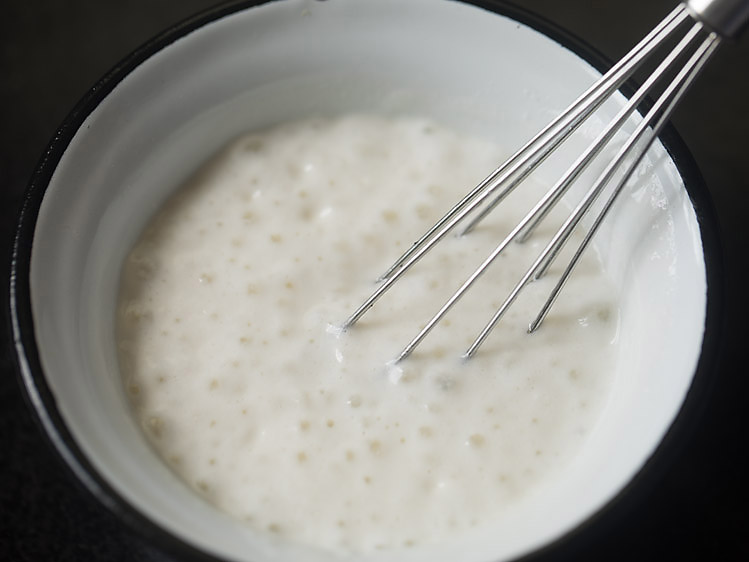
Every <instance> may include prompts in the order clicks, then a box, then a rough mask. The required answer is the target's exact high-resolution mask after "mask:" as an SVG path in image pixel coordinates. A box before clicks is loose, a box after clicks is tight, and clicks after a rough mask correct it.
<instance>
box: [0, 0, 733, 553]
mask: <svg viewBox="0 0 749 562" xmlns="http://www.w3.org/2000/svg"><path fill="white" fill-rule="evenodd" d="M271 1H273V0H231V1H229V2H227V3H224V4H221V5H219V6H216V7H213V8H209V9H207V10H204V11H202V12H199V13H198V14H196V15H194V16H192V17H190V18H187V19H185V20H182V21H181V22H178V23H175V24H173V25H171V26H169V27H168V28H166V29H165V30H164V31H163V32H161V33H160V34H158V35H156V36H155V37H153V38H152V39H150V40H149V41H147V42H146V43H144V44H143V45H141V46H140V47H138V48H136V49H135V50H134V51H132V52H131V53H130V54H129V55H127V56H126V57H125V58H123V59H122V60H121V61H120V62H118V63H117V64H116V65H115V66H114V67H113V68H112V69H111V70H109V71H108V72H107V73H106V74H105V75H104V76H103V77H102V78H101V79H100V80H99V81H98V82H97V83H96V84H95V85H94V86H93V87H92V88H90V89H89V90H88V92H87V93H86V94H85V95H84V96H83V98H82V99H81V100H80V101H79V102H78V103H77V104H76V105H75V106H74V108H73V109H72V111H71V112H70V113H69V114H68V116H67V117H66V118H65V120H64V121H63V123H62V124H61V125H60V127H59V128H58V129H57V131H56V133H55V134H54V136H53V137H52V140H51V141H50V143H49V144H48V146H47V147H46V149H45V151H44V153H43V154H42V157H41V159H40V161H39V163H38V164H37V166H36V168H35V170H34V172H33V174H32V176H31V179H30V181H29V184H28V186H27V188H26V190H25V192H24V195H23V199H22V205H21V211H20V213H19V217H18V221H17V224H16V228H15V236H14V240H13V246H12V249H11V264H10V265H11V267H10V286H9V313H10V323H11V333H12V344H13V348H14V352H15V353H14V356H15V362H16V372H17V375H18V377H19V379H20V383H21V384H20V386H21V388H22V393H23V395H24V399H25V401H26V402H27V404H28V406H29V407H30V409H31V410H32V412H33V417H34V419H35V422H36V423H37V424H38V425H39V427H40V428H41V430H42V433H43V434H44V436H45V438H46V440H47V441H48V443H49V444H50V445H52V448H53V449H54V450H55V451H56V453H57V456H58V457H59V458H60V459H61V460H62V461H63V462H62V464H63V465H65V467H66V468H67V470H68V471H69V474H72V475H73V476H74V478H73V480H75V481H76V482H77V483H78V484H79V485H80V487H81V488H82V489H84V490H86V493H89V494H90V495H91V496H93V497H94V498H95V499H96V500H97V501H98V502H99V503H101V504H102V505H104V506H105V507H106V508H107V509H108V510H109V511H110V512H111V513H112V514H114V515H115V516H116V517H117V518H118V519H120V520H121V521H124V523H125V524H126V525H127V526H128V527H130V529H131V530H133V531H135V532H136V533H137V534H138V535H140V536H141V537H143V538H144V539H145V540H146V541H147V542H148V543H151V544H153V545H154V546H156V547H157V548H159V549H161V550H163V551H165V552H167V553H169V554H172V555H175V556H178V557H179V559H187V560H216V558H215V556H214V555H210V554H209V553H208V552H206V551H205V550H203V549H201V548H199V547H197V546H194V545H192V544H190V543H187V542H185V541H183V540H182V539H180V538H179V537H177V536H176V535H174V534H172V533H170V532H169V531H167V530H166V529H165V528H163V527H161V526H160V525H158V524H157V523H155V522H153V521H152V520H151V519H149V518H148V517H147V516H145V515H144V514H143V513H141V512H140V511H139V510H138V509H137V508H136V507H135V506H134V505H132V504H131V503H130V502H128V500H127V499H125V497H123V496H122V495H121V494H120V493H118V492H117V491H116V490H115V489H114V488H112V487H111V486H110V484H109V483H108V482H107V481H106V479H105V478H104V477H103V476H102V475H101V474H99V472H98V471H97V470H96V469H95V468H94V466H93V464H92V463H91V462H90V461H89V460H88V458H87V457H86V455H85V454H84V453H83V451H82V450H81V448H80V447H79V446H78V444H77V442H76V440H75V438H74V437H73V435H72V433H71V432H70V430H69V429H68V427H67V425H66V423H65V421H64V419H63V417H62V415H61V413H60V410H59V409H58V407H57V402H56V398H55V396H54V393H53V392H52V390H51V388H50V386H49V385H48V384H47V381H46V378H45V374H44V370H43V369H42V366H41V361H40V355H39V350H38V347H37V342H36V338H35V331H34V321H33V316H32V309H31V290H30V267H31V255H32V251H33V238H34V231H35V228H36V223H37V220H38V215H39V211H40V208H41V205H42V202H43V199H44V196H45V193H46V190H47V188H48V186H49V183H50V181H51V178H52V175H53V173H54V171H55V169H56V168H57V165H58V164H59V162H60V160H61V158H62V156H63V154H64V153H65V151H66V149H67V147H68V145H69V144H70V142H71V141H72V139H73V138H74V136H75V135H76V133H77V131H78V130H79V128H80V127H81V125H82V124H83V122H84V121H85V119H86V118H87V117H88V116H89V114H91V112H92V111H94V109H95V108H96V107H97V106H98V105H99V104H100V103H101V102H102V101H103V100H104V99H105V98H106V97H107V96H108V95H109V93H110V92H111V91H112V90H113V89H114V88H115V87H116V86H117V85H118V84H119V83H120V82H121V81H122V80H123V79H124V78H125V77H126V76H127V75H129V74H130V73H131V72H132V71H133V70H134V69H136V68H137V67H138V66H139V65H140V64H142V63H143V62H145V61H146V60H147V59H149V58H150V57H152V56H154V55H155V54H156V53H158V52H160V51H161V50H163V49H165V48H167V47H168V46H169V45H171V44H172V43H174V42H175V41H176V40H178V39H180V38H181V37H184V36H186V35H187V34H189V33H190V32H192V31H194V30H196V29H199V28H201V27H203V26H205V25H207V24H209V23H211V22H214V21H216V20H219V19H221V18H223V17H226V16H230V15H232V14H234V13H237V12H240V11H243V10H246V9H249V8H252V7H255V6H258V5H261V4H265V3H268V2H271ZM456 1H458V2H462V3H464V4H468V5H473V6H476V7H479V8H483V9H485V10H487V11H489V12H493V13H495V14H499V15H502V16H506V17H508V18H510V19H512V20H515V21H517V22H518V23H521V24H523V25H526V26H528V27H529V28H531V29H533V30H535V31H537V32H539V33H541V34H543V35H545V36H546V37H548V38H550V39H552V40H554V41H556V42H557V43H559V44H560V45H561V46H562V47H565V48H567V49H568V50H570V51H571V52H573V53H574V54H575V55H577V56H578V57H580V58H581V59H582V60H584V61H586V62H587V63H589V64H590V65H591V66H593V67H594V68H595V69H596V70H598V71H601V72H604V71H605V70H607V69H608V68H609V67H610V66H611V61H610V60H608V59H607V58H606V57H604V56H603V55H602V54H601V53H600V52H599V51H597V50H596V49H595V48H593V47H592V46H591V45H589V44H588V43H586V42H585V41H583V40H581V39H580V38H578V37H577V36H575V35H574V34H572V33H571V32H569V31H566V30H565V29H563V28H562V27H560V26H558V25H557V24H555V23H552V22H550V21H548V20H546V19H545V18H543V17H542V16H539V15H537V14H534V13H533V12H531V11H529V10H527V9H525V8H522V7H520V6H517V5H515V4H513V3H512V2H510V1H508V0H456ZM635 87H636V86H635V84H634V82H629V83H627V84H626V85H625V86H624V87H622V88H621V91H622V92H623V93H624V94H625V95H626V96H627V97H629V96H630V95H631V94H632V93H633V92H634V90H635ZM659 139H660V141H661V143H662V144H663V146H664V147H665V149H666V151H667V152H668V154H669V156H670V157H671V159H672V160H673V162H674V163H675V165H676V167H677V169H678V171H679V173H680V175H681V177H682V179H683V181H684V185H685V188H686V191H687V193H688V195H689V198H690V202H691V204H692V207H693V208H694V210H695V213H696V217H697V223H698V226H699V230H700V238H701V242H702V246H703V252H702V255H703V259H704V261H705V273H706V293H707V295H706V296H707V302H706V316H705V330H704V335H703V341H702V347H701V350H700V355H699V359H698V363H697V366H696V368H695V373H694V375H693V377H692V381H691V384H690V386H689V390H688V392H687V395H686V397H685V399H684V401H683V403H682V404H681V407H680V408H679V411H678V413H677V415H676V417H675V419H674V421H673V422H672V423H671V425H670V426H669V428H668V429H667V431H666V434H665V436H664V437H663V439H662V441H661V443H660V444H659V445H658V447H657V448H656V449H655V451H654V453H653V454H652V456H651V457H650V458H649V459H648V460H647V461H646V462H645V464H644V465H643V466H642V467H640V469H639V470H638V472H637V473H636V475H635V476H634V477H633V478H632V479H631V480H630V481H629V482H628V483H627V484H626V485H625V486H624V487H623V488H622V489H621V490H620V491H619V492H618V493H617V494H616V495H615V496H614V497H613V498H612V499H611V500H610V501H609V502H607V503H606V504H605V505H603V506H601V507H600V508H599V509H598V510H597V511H595V512H594V513H592V514H590V515H589V516H588V517H587V518H586V519H584V520H583V521H581V522H580V523H578V524H577V525H576V526H575V527H574V528H572V529H571V530H569V531H568V532H566V533H565V534H564V535H562V536H561V537H559V538H557V539H555V540H553V541H551V542H550V543H548V544H546V545H544V546H541V547H540V548H537V549H536V550H534V551H532V552H529V553H527V554H525V555H523V556H521V557H520V558H519V560H523V561H527V562H531V561H539V560H545V559H547V558H548V557H549V556H554V557H556V556H559V555H563V556H564V557H566V558H569V557H576V556H579V555H581V554H583V553H584V552H585V550H586V548H588V547H589V546H590V544H591V542H592V541H593V540H594V537H599V538H600V537H604V538H605V536H606V535H607V534H608V533H609V532H610V531H611V530H612V529H613V528H615V527H616V526H617V525H618V524H619V523H620V522H621V521H622V520H623V518H625V517H626V516H627V514H628V513H631V511H632V510H633V509H635V508H636V507H637V506H638V505H641V504H642V503H643V502H644V501H645V499H646V497H647V496H648V493H649V491H650V490H652V488H653V487H654V486H655V484H657V482H658V481H659V480H660V479H661V478H662V477H663V476H664V474H665V472H666V470H667V468H668V466H669V465H670V464H671V463H670V461H672V460H673V459H674V458H675V456H676V455H677V454H678V453H679V451H680V449H681V448H682V447H683V446H684V445H685V444H686V442H687V441H688V436H689V435H690V434H691V433H692V431H694V429H695V428H696V427H697V425H698V422H699V418H700V417H701V414H702V413H703V412H704V410H705V408H706V404H707V403H708V401H709V393H710V392H711V389H712V387H713V382H714V378H715V377H714V376H711V375H712V373H714V372H715V371H716V370H717V367H718V364H719V358H720V355H721V348H722V345H721V342H722V340H723V338H722V337H721V335H722V333H723V332H724V330H725V327H724V315H723V314H722V311H723V307H724V303H723V293H724V286H723V275H722V272H723V265H722V245H721V243H720V239H719V228H718V223H717V219H716V215H715V211H714V208H713V204H712V201H711V198H710V194H709V192H708V190H707V186H706V185H705V182H704V180H703V178H702V175H701V173H700V171H699V168H698V167H697V164H696V162H695V161H694V159H693V157H692V155H691V154H690V152H689V150H688V148H687V147H686V145H685V144H684V142H683V141H682V139H681V138H680V137H679V135H678V133H677V132H676V130H675V128H674V127H673V126H672V125H671V124H670V123H669V124H667V125H666V127H664V129H663V131H662V132H661V133H660V135H659Z"/></svg>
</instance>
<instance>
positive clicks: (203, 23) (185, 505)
mask: <svg viewBox="0 0 749 562" xmlns="http://www.w3.org/2000/svg"><path fill="white" fill-rule="evenodd" d="M251 4H254V3H247V5H237V4H234V5H232V6H231V7H228V8H224V9H219V10H216V11H214V12H211V13H209V14H207V15H205V17H202V18H198V19H195V20H192V21H190V22H188V23H187V24H184V25H182V26H180V27H178V28H175V29H173V30H172V31H171V32H169V33H168V34H166V35H164V36H162V37H160V38H158V39H156V40H155V41H153V42H152V43H150V44H148V45H146V46H145V47H144V48H143V49H142V50H140V51H138V52H136V53H135V54H134V55H133V56H132V57H131V58H129V59H128V60H126V61H125V62H124V63H123V64H122V65H121V66H120V67H118V68H116V69H115V70H114V71H113V72H112V73H111V74H110V75H108V76H107V77H106V78H105V79H104V80H103V81H102V82H101V83H100V84H99V86H98V87H97V88H96V89H94V91H93V92H92V93H91V94H90V95H89V96H88V97H87V98H86V99H85V100H84V101H83V102H82V103H81V104H80V105H79V106H78V107H77V108H76V109H75V110H74V112H73V113H72V114H71V116H70V117H69V119H68V121H67V122H66V125H65V126H64V127H63V128H62V129H61V131H60V134H59V135H58V137H57V138H56V139H55V141H54V142H53V144H52V145H51V148H50V151H49V154H48V158H47V159H46V161H45V162H44V163H43V164H42V165H41V167H40V169H39V170H38V172H37V174H36V176H35V178H34V180H33V182H32V186H31V188H30V190H29V192H28V194H27V200H26V206H25V208H24V211H23V216H22V218H21V221H20V226H19V230H18V237H17V244H16V249H15V255H14V279H13V287H12V293H13V294H12V300H13V302H12V306H13V322H14V330H15V336H16V342H17V349H18V355H19V363H20V365H21V374H22V377H23V379H24V382H25V387H26V389H27V391H28V394H29V397H30V399H31V402H32V404H33V405H34V407H35V409H36V412H37V414H38V416H39V418H40V420H41V421H42V423H43V425H44V427H45V428H46V430H47V431H48V433H49V435H50V437H51V440H52V442H53V443H54V445H55V446H56V448H57V450H58V451H59V452H60V453H61V455H62V456H63V457H64V459H65V461H66V462H67V463H68V464H69V465H70V466H71V468H72V469H73V470H74V471H75V473H76V474H77V476H78V477H79V478H80V479H81V480H82V481H83V483H84V484H85V485H86V486H87V487H88V488H89V489H90V490H91V491H93V493H94V494H95V495H96V496H97V497H98V498H99V499H101V500H102V501H103V502H104V503H105V504H106V505H108V506H109V507H111V508H112V509H113V510H114V511H115V512H116V513H118V514H120V516H121V517H122V518H123V519H124V520H126V521H128V522H130V523H132V524H133V525H135V526H136V527H137V528H138V529H140V530H141V531H142V532H144V533H146V534H148V535H150V536H152V537H155V539H156V540H160V541H162V542H163V543H164V544H166V545H167V546H168V548H170V549H171V550H173V551H175V552H177V553H178V554H179V555H180V556H184V557H189V556H191V555H194V556H200V553H206V554H208V555H210V556H216V557H220V558H224V559H227V560H253V561H258V562H260V561H263V560H279V559H289V558H292V559H301V558H300V557H301V556H302V554H304V555H305V556H309V557H310V559H324V558H325V555H324V554H320V553H309V552H305V553H301V552H300V551H296V550H294V549H293V548H292V547H275V546H273V545H271V544H270V543H268V542H266V540H265V539H263V538H262V537H255V536H253V535H252V534H251V532H249V531H248V530H246V529H244V528H242V527H241V526H240V525H239V524H237V523H235V522H234V521H232V520H231V519H229V518H228V517H226V516H224V515H221V514H219V513H217V512H216V511H214V510H213V508H211V507H210V506H208V505H207V504H205V503H204V502H203V501H202V500H201V499H199V498H198V497H197V496H194V495H193V494H192V493H191V492H190V491H188V489H187V488H186V487H185V486H184V485H183V484H182V483H180V482H179V481H177V480H176V479H175V477H174V476H173V475H172V473H171V472H170V471H169V470H168V469H167V468H166V467H165V466H164V465H162V463H161V462H160V461H159V460H158V459H157V458H156V456H155V455H154V454H153V452H152V451H151V449H150V448H149V447H148V445H147V444H146V442H145V440H144V439H143V438H142V435H141V433H140V431H139V429H138V427H137V426H136V424H135V422H134V421H133V419H132V418H131V415H130V411H129V406H128V402H127V399H126V397H125V395H124V392H123V389H122V385H121V383H120V378H119V373H118V367H117V362H116V357H115V344H114V336H113V334H114V327H113V326H114V304H115V299H116V295H117V283H118V278H119V273H120V264H121V263H122V261H123V258H124V256H125V255H126V252H127V251H128V249H129V247H130V246H131V244H132V243H133V242H134V241H135V239H136V237H137V236H138V234H139V231H140V230H141V228H142V227H143V226H144V225H145V223H146V221H147V220H148V219H149V217H150V216H151V215H152V213H153V212H154V211H155V210H156V209H157V208H158V207H159V205H160V204H161V203H162V202H163V201H164V199H165V198H166V197H167V196H168V195H169V194H170V193H171V191H172V190H173V189H174V188H175V187H176V186H178V185H179V184H180V183H181V182H182V181H183V180H184V179H185V178H187V176H188V175H189V174H190V173H191V172H192V171H193V170H194V169H195V168H196V167H197V166H198V165H199V163H201V162H202V161H204V160H205V159H206V158H207V157H208V156H209V155H211V154H212V153H214V152H215V151H216V150H217V149H219V148H220V147H221V146H222V145H223V144H224V143H225V142H226V141H227V140H229V139H231V138H233V137H235V136H237V135H239V134H240V133H242V132H245V131H247V130H251V129H255V128H258V127H265V126H268V125H271V124H275V123H278V122H282V121H287V120H292V119H296V118H300V117H307V116H310V115H336V114H341V113H346V112H370V113H372V112H374V113H379V114H385V115H400V114H418V115H421V116H426V117H431V118H434V119H436V120H437V121H440V122H443V123H445V124H447V125H449V126H453V127H455V128H457V129H460V130H464V131H467V132H471V133H476V134H479V135H484V136H488V137H491V138H494V139H497V140H498V141H500V142H501V143H503V144H506V145H508V147H509V148H514V146H515V145H519V144H520V143H521V142H522V141H524V140H525V139H526V138H528V137H529V136H530V134H531V133H533V132H535V130H537V129H538V128H540V127H541V126H542V125H544V124H545V123H546V122H547V121H548V120H549V119H550V118H551V117H552V116H554V115H555V114H556V113H557V112H558V111H560V110H561V109H563V107H564V106H565V105H566V104H567V103H568V102H569V101H571V100H572V99H573V98H574V97H576V95H577V94H578V93H579V92H581V91H582V90H583V89H584V88H585V87H587V86H588V85H589V84H590V83H591V82H592V80H593V79H594V78H595V77H596V76H597V74H598V72H597V70H596V69H595V68H594V67H593V66H592V65H591V64H590V63H588V62H586V61H585V60H584V59H583V58H581V57H580V56H579V55H578V54H576V53H575V52H573V50H570V48H568V46H569V47H571V48H573V49H576V50H579V49H580V46H579V44H577V43H575V42H574V40H572V39H570V38H569V37H566V36H564V35H563V34H561V33H559V32H557V31H554V30H552V29H551V28H549V27H548V26H546V24H543V23H542V22H538V21H535V20H534V19H533V18H531V17H529V16H528V15H526V14H523V13H522V12H521V11H519V10H516V9H514V8H512V7H509V6H506V5H504V4H501V3H492V2H486V3H485V4H486V5H488V6H490V7H492V8H494V9H496V10H497V11H499V12H501V13H504V14H509V16H511V17H508V16H506V15H497V14H495V13H492V12H490V11H487V10H486V9H483V8H479V7H476V6H472V5H468V4H463V3H459V2H453V1H446V0H411V1H409V2H402V0H368V1H366V0H350V1H347V2H342V1H331V2H319V1H312V0H283V1H278V2H271V3H267V4H263V5H259V6H252V5H251ZM513 18H517V20H516V19H513ZM520 21H522V22H525V23H520ZM534 28H535V29H534ZM538 29H541V30H542V31H544V32H546V33H548V34H551V35H552V36H553V37H555V38H554V39H553V38H550V37H549V36H548V35H546V34H544V33H542V32H541V31H538ZM557 40H559V41H562V42H563V43H565V44H567V45H568V46H564V45H562V44H560V43H559V42H557ZM622 100H623V97H622V96H618V97H617V98H616V99H615V100H614V101H613V102H612V103H610V104H609V105H608V106H606V109H605V111H606V112H609V113H611V114H613V111H614V110H615V109H616V107H618V106H619V105H620V104H621V102H622ZM590 134H592V132H591V133H590ZM580 142H582V141H580ZM672 143H673V144H672V145H671V146H670V147H669V149H670V150H671V151H672V153H673V154H676V155H677V156H678V159H680V166H681V170H680V169H679V167H677V166H676V165H675V163H674V160H672V158H671V157H670V156H669V154H668V153H667V151H666V150H665V149H664V147H663V146H662V145H660V144H659V145H657V146H655V147H654V148H653V149H652V151H651V153H650V155H649V163H648V167H647V173H644V174H642V175H640V176H639V178H638V179H637V181H636V185H635V186H633V188H632V189H630V190H629V191H628V192H627V194H626V195H625V196H624V197H623V200H622V201H620V202H619V204H618V205H617V207H615V210H614V212H613V216H612V217H610V220H609V221H608V222H607V224H606V226H605V227H604V229H603V232H601V234H600V236H598V237H597V240H596V243H597V245H598V247H599V250H600V251H601V253H602V254H603V255H604V256H606V267H607V269H608V270H609V272H610V273H611V275H612V276H613V277H614V279H615V280H616V282H617V284H618V288H619V289H620V291H621V293H622V303H623V307H622V319H621V332H620V338H621V346H622V353H621V357H620V361H619V363H618V366H617V369H618V370H617V375H616V383H615V388H614V391H613V395H612V398H611V400H610V402H609V404H608V405H607V407H606V409H605V411H604V413H603V415H602V418H601V420H600V423H599V424H598V426H597V427H596V429H595V431H594V432H593V434H592V435H591V436H590V440H589V442H588V444H587V445H586V447H585V449H584V451H583V453H582V454H581V455H580V457H579V458H578V459H577V461H576V462H575V463H574V466H573V467H572V468H571V469H570V470H568V471H567V473H566V475H565V477H564V479H563V481H564V485H563V486H560V487H556V488H553V489H550V490H548V493H547V494H545V495H544V496H543V498H542V499H541V500H540V501H539V502H536V503H534V504H532V505H528V506H527V508H526V509H525V510H524V511H522V512H519V513H518V514H517V517H516V521H515V522H514V523H513V525H512V528H509V529H502V530H497V532H496V533H493V535H492V536H491V537H487V538H486V540H485V541H482V542H481V543H480V544H478V543H477V544H474V545H472V546H471V548H470V549H469V552H470V554H468V555H467V554H466V552H467V551H466V545H454V546H449V545H448V546H447V547H445V548H444V549H440V551H439V552H432V553H428V559H430V560H455V559H457V558H460V559H461V560H505V559H508V558H512V557H516V556H518V555H522V554H527V553H530V552H533V551H536V550H538V549H539V548H542V547H549V545H551V548H563V546H564V541H561V542H559V541H558V540H557V539H559V538H560V537H563V536H565V535H567V534H568V533H570V532H571V531H572V530H574V529H584V528H585V527H584V523H585V522H586V521H590V519H591V517H593V516H594V515H595V514H596V513H600V511H601V510H602V508H604V506H606V505H608V504H610V503H611V502H612V500H614V499H615V498H617V497H619V496H620V494H621V493H622V491H623V490H624V489H625V488H627V486H628V485H630V484H631V483H632V482H633V479H634V478H635V476H636V475H637V474H638V472H639V471H640V470H641V469H642V468H643V466H646V464H647V461H648V459H649V458H650V457H651V455H653V453H654V452H655V451H656V449H657V448H658V446H659V444H660V443H661V442H662V440H663V438H664V435H665V434H666V432H667V431H668V430H669V428H670V427H671V426H672V423H673V422H674V420H675V418H676V416H677V414H678V413H679V411H680V409H681V408H682V405H683V403H684V401H685V397H686V396H687V391H688V390H689V388H690V385H691V384H692V382H693V377H694V376H695V373H697V372H698V371H700V370H704V369H705V368H706V365H705V362H706V359H705V358H704V357H703V358H702V360H701V359H700V358H701V352H702V351H703V338H704V334H705V329H706V325H707V324H708V323H709V322H710V320H709V318H708V316H709V315H710V314H712V312H710V310H711V308H710V302H709V301H710V299H711V298H712V297H711V295H710V294H709V291H708V289H710V286H709V284H708V278H709V276H710V275H711V273H710V271H709V269H706V259H707V260H708V262H709V260H710V254H709V252H707V253H706V252H705V251H704V249H703V240H706V239H708V238H709V237H710V236H711V233H710V232H709V229H708V230H707V231H706V229H705V225H704V221H702V219H701V218H699V219H698V216H697V213H696V212H695V207H694V205H693V199H699V198H700V197H704V193H703V192H700V189H701V184H700V182H699V178H697V177H695V176H694V174H695V171H694V169H693V165H692V164H691V163H690V160H689V158H688V156H685V155H684V153H683V148H681V146H680V144H679V142H678V139H672ZM581 146H582V144H580V143H578V144H577V145H575V144H574V143H573V146H572V148H569V149H567V150H573V151H574V150H579V149H580V147H581ZM554 168H555V166H554V165H553V164H552V165H550V166H547V167H546V168H545V169H544V171H543V173H544V174H546V175H548V176H549V177H551V175H553V173H555V172H559V171H560V169H559V166H556V169H554ZM685 170H686V171H687V172H686V173H685V172H684V171H685ZM683 177H688V179H689V181H688V182H687V183H688V187H689V189H690V193H688V192H687V190H685V186H684V180H683ZM467 187H469V186H467ZM690 194H691V196H692V197H691V199H690ZM701 223H702V228H701ZM700 361H702V363H700ZM541 514H542V516H541ZM581 525H582V527H581ZM498 537H499V538H498ZM555 541H556V542H555ZM423 554H424V553H410V554H409V555H408V556H406V555H405V554H404V556H403V557H402V558H399V559H404V560H405V559H409V560H410V559H417V558H419V557H420V556H422V555H423ZM422 559H427V558H423V556H422Z"/></svg>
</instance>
